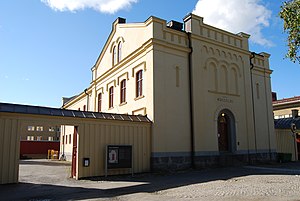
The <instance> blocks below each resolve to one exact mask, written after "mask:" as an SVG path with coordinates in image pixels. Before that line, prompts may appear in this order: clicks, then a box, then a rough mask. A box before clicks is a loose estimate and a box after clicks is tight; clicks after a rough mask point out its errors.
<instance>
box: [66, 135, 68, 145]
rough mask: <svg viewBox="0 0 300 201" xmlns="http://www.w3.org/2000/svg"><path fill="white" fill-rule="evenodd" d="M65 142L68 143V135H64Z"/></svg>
mask: <svg viewBox="0 0 300 201" xmlns="http://www.w3.org/2000/svg"><path fill="white" fill-rule="evenodd" d="M66 144H68V135H66Z"/></svg>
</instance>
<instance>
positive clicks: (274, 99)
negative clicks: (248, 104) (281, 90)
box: [272, 92, 277, 101]
mask: <svg viewBox="0 0 300 201" xmlns="http://www.w3.org/2000/svg"><path fill="white" fill-rule="evenodd" d="M272 101H277V93H276V92H272Z"/></svg>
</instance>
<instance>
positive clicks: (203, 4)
mask: <svg viewBox="0 0 300 201" xmlns="http://www.w3.org/2000/svg"><path fill="white" fill-rule="evenodd" d="M193 13H194V14H196V15H199V16H201V17H204V23H206V24H210V25H213V26H216V27H218V28H221V29H224V30H227V31H230V32H233V33H239V32H245V33H248V34H250V35H251V37H250V40H252V41H253V42H254V43H257V44H259V45H267V46H272V45H273V43H272V42H271V41H269V40H268V39H266V38H265V37H264V36H263V34H262V29H263V28H265V27H268V26H269V21H270V19H271V15H272V12H271V11H270V10H269V9H267V8H266V7H265V6H263V5H262V4H260V0H199V1H198V3H197V4H196V7H195V9H194V11H193Z"/></svg>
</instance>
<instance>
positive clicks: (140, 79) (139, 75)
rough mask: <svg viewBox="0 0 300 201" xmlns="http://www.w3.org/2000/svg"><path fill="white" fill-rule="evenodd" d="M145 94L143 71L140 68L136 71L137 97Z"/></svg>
mask: <svg viewBox="0 0 300 201" xmlns="http://www.w3.org/2000/svg"><path fill="white" fill-rule="evenodd" d="M142 95H143V71H142V70H139V71H138V72H137V73H136V97H140V96H142Z"/></svg>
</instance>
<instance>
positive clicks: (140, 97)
mask: <svg viewBox="0 0 300 201" xmlns="http://www.w3.org/2000/svg"><path fill="white" fill-rule="evenodd" d="M144 97H145V96H144V95H142V96H139V97H136V98H135V99H134V100H135V101H137V100H140V99H142V98H144Z"/></svg>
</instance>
